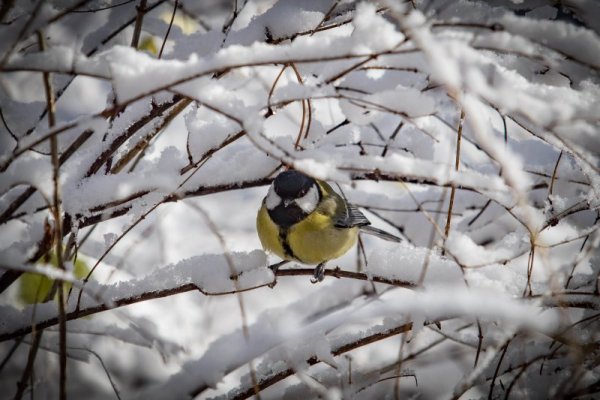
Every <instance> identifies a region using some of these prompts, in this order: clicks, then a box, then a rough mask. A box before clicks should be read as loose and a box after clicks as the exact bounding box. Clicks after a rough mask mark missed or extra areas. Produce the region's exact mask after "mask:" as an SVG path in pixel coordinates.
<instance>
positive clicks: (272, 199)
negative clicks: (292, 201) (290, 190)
mask: <svg viewBox="0 0 600 400" xmlns="http://www.w3.org/2000/svg"><path fill="white" fill-rule="evenodd" d="M265 204H266V205H267V209H269V210H273V209H275V207H277V206H278V205H279V204H281V197H279V195H278V194H277V193H275V189H273V185H271V186H270V187H269V192H268V193H267V198H266V199H265Z"/></svg>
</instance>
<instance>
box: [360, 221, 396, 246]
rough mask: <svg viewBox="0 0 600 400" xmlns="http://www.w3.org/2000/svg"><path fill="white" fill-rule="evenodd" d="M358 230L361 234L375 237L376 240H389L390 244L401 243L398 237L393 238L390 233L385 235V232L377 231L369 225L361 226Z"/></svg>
mask: <svg viewBox="0 0 600 400" xmlns="http://www.w3.org/2000/svg"><path fill="white" fill-rule="evenodd" d="M360 230H361V232H364V233H368V234H370V235H374V236H377V237H378V238H381V239H383V240H389V241H390V242H401V241H402V239H401V238H399V237H398V236H394V235H392V234H391V233H387V232H386V231H383V230H381V229H377V228H375V227H372V226H371V225H366V226H361V227H360Z"/></svg>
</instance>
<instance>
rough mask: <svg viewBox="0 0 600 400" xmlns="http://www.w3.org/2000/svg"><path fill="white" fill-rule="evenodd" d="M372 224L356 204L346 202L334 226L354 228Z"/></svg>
mask: <svg viewBox="0 0 600 400" xmlns="http://www.w3.org/2000/svg"><path fill="white" fill-rule="evenodd" d="M370 224H371V222H370V221H369V220H368V219H367V217H365V215H364V214H363V213H362V212H360V210H359V209H358V208H357V207H356V206H354V205H352V204H348V203H346V207H345V210H344V212H341V213H339V216H338V218H337V219H336V221H335V223H334V226H335V227H336V228H353V227H355V226H366V225H370Z"/></svg>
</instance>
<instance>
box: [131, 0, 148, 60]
mask: <svg viewBox="0 0 600 400" xmlns="http://www.w3.org/2000/svg"><path fill="white" fill-rule="evenodd" d="M146 3H147V0H140V4H139V5H138V6H137V7H136V9H137V15H136V17H135V26H134V27H133V35H132V36H131V47H133V48H134V49H137V48H138V46H139V42H140V33H141V32H142V23H143V21H144V14H146Z"/></svg>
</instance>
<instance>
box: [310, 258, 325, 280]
mask: <svg viewBox="0 0 600 400" xmlns="http://www.w3.org/2000/svg"><path fill="white" fill-rule="evenodd" d="M323 279H325V263H321V264H319V265H317V266H316V267H315V272H314V273H313V276H312V278H310V282H311V283H317V282H322V281H323Z"/></svg>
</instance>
